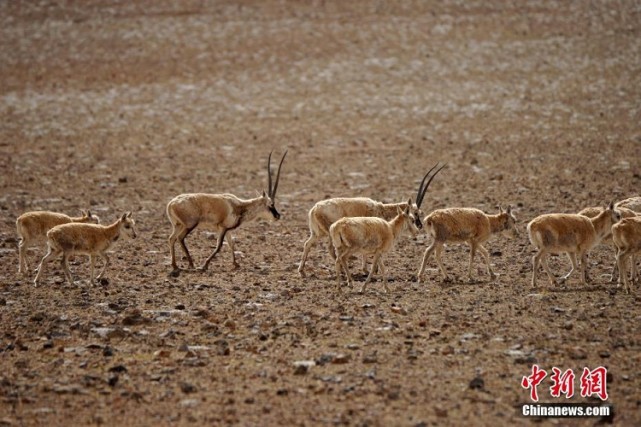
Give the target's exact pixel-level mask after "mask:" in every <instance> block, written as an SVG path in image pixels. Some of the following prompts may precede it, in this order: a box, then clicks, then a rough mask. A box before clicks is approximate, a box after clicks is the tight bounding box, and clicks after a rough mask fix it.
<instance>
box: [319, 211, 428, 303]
mask: <svg viewBox="0 0 641 427" xmlns="http://www.w3.org/2000/svg"><path fill="white" fill-rule="evenodd" d="M396 210H397V215H396V217H394V218H393V219H392V220H391V221H386V220H384V219H383V218H377V217H348V218H341V219H339V220H338V221H336V222H335V223H333V224H332V225H331V226H330V227H329V236H330V239H331V243H332V246H333V247H334V249H335V250H336V262H335V265H334V266H335V268H336V280H337V281H338V290H339V291H340V290H341V287H340V282H341V269H342V271H344V272H345V276H347V285H348V286H351V284H352V282H353V279H352V275H351V274H350V272H349V268H348V266H347V260H348V259H349V257H350V256H351V255H353V254H361V255H363V256H364V257H365V256H367V255H373V257H374V259H373V261H372V269H371V270H370V272H369V275H368V276H367V279H366V280H365V283H363V286H362V287H361V290H360V292H361V293H363V292H365V287H366V286H367V284H368V283H369V281H370V280H371V278H372V274H374V271H375V270H376V267H378V269H379V270H380V272H381V274H382V275H383V280H384V286H385V292H389V288H388V287H387V276H386V274H385V266H384V265H383V259H382V257H383V255H385V254H386V253H387V252H389V250H390V249H391V248H392V246H393V245H394V242H395V241H396V240H397V239H398V237H399V236H400V235H401V233H402V232H403V230H404V229H405V228H409V229H410V232H411V233H412V234H416V233H417V232H418V227H417V226H416V218H415V217H414V215H413V214H412V213H411V212H410V208H409V205H408V206H406V207H405V208H404V209H401V208H400V207H397V208H396Z"/></svg>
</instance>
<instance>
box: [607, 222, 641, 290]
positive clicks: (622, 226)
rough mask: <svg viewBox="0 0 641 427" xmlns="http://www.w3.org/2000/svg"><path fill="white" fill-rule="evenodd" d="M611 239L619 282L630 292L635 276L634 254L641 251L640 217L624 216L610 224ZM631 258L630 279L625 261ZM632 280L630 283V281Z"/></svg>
mask: <svg viewBox="0 0 641 427" xmlns="http://www.w3.org/2000/svg"><path fill="white" fill-rule="evenodd" d="M612 240H613V241H614V244H615V245H616V247H617V265H618V266H619V272H621V273H620V274H619V283H621V282H623V289H624V290H625V291H626V292H628V293H630V289H631V288H632V284H633V283H634V280H635V278H636V276H637V266H636V261H635V259H634V255H636V254H638V253H639V252H641V217H639V216H636V217H632V218H624V219H622V220H621V221H620V222H619V223H617V224H615V225H613V226H612ZM630 259H631V260H632V279H631V280H630V279H629V278H628V274H627V271H628V270H627V263H628V261H629V260H630ZM631 282H632V283H631Z"/></svg>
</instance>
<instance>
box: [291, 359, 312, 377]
mask: <svg viewBox="0 0 641 427" xmlns="http://www.w3.org/2000/svg"><path fill="white" fill-rule="evenodd" d="M315 365H316V362H314V361H313V360H298V361H296V362H294V375H305V374H306V373H307V372H308V371H309V368H311V367H312V366H315Z"/></svg>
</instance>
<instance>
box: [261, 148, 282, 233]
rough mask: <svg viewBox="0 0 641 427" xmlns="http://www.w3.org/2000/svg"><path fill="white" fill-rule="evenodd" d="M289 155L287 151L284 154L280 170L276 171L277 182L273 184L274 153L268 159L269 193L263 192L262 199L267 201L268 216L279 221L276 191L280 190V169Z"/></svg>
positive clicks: (279, 165)
mask: <svg viewBox="0 0 641 427" xmlns="http://www.w3.org/2000/svg"><path fill="white" fill-rule="evenodd" d="M286 155H287V150H285V154H283V157H282V158H281V159H280V163H279V164H278V170H277V171H276V180H275V181H274V182H273V184H272V166H271V162H272V153H271V152H270V153H269V157H268V158H267V193H265V191H264V190H263V195H262V198H263V200H264V201H265V208H266V209H267V211H268V212H269V213H268V214H267V215H269V214H271V217H272V218H274V220H279V219H280V213H279V212H278V211H277V210H276V204H275V201H276V191H277V190H278V181H279V179H280V168H281V166H283V160H285V156H286Z"/></svg>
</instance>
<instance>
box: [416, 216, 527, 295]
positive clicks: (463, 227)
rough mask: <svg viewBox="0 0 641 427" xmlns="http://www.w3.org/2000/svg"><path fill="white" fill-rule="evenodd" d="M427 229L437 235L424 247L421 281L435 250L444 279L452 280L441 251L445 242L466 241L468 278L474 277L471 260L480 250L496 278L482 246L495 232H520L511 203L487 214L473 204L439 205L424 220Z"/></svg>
mask: <svg viewBox="0 0 641 427" xmlns="http://www.w3.org/2000/svg"><path fill="white" fill-rule="evenodd" d="M423 223H424V224H425V230H426V231H427V233H428V234H429V235H431V236H432V238H433V239H434V240H433V242H432V244H431V245H430V246H429V247H428V248H427V249H426V250H425V254H424V255H423V261H422V262H421V267H420V268H419V270H418V275H417V277H416V278H417V281H418V282H420V281H421V276H422V275H423V272H424V271H425V266H426V264H427V261H428V260H429V259H430V256H431V255H432V253H435V257H436V263H437V264H438V267H439V269H440V270H441V274H442V275H443V280H446V281H447V280H450V277H449V276H448V274H447V272H446V271H445V267H444V266H443V261H442V253H443V246H444V245H445V244H446V243H459V242H466V243H467V244H468V245H469V246H470V263H469V266H468V271H467V274H468V279H469V280H470V281H471V280H472V262H473V261H474V255H475V254H476V251H477V250H478V251H479V252H480V253H481V255H482V256H483V258H484V259H485V264H486V265H487V273H488V274H489V275H490V279H492V280H494V278H495V277H496V275H495V274H494V272H493V271H492V267H491V266H490V254H489V253H488V251H487V249H485V247H483V243H485V242H486V241H487V240H488V239H489V238H490V236H491V235H492V234H496V233H502V232H506V231H511V233H512V235H513V236H516V235H517V234H518V231H517V229H516V218H515V217H514V214H513V213H512V207H511V206H508V207H507V210H505V211H503V209H502V208H500V207H499V213H498V214H496V215H488V214H486V213H484V212H483V211H481V210H479V209H474V208H448V209H438V210H435V211H434V212H432V213H431V214H429V215H428V216H426V217H425V219H424V220H423Z"/></svg>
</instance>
